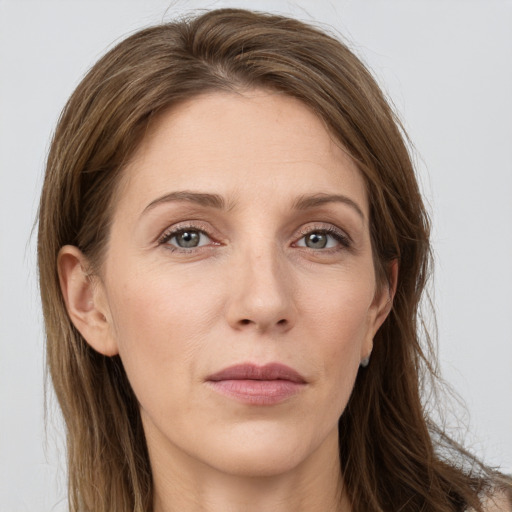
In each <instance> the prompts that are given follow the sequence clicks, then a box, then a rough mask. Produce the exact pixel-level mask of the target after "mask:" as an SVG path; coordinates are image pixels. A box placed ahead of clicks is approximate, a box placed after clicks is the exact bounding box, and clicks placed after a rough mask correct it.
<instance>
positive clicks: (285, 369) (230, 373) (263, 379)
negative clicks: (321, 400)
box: [206, 363, 306, 405]
mask: <svg viewBox="0 0 512 512" xmlns="http://www.w3.org/2000/svg"><path fill="white" fill-rule="evenodd" d="M206 381H207V382H208V384H209V385H210V386H211V387H212V388H213V389H214V390H215V391H217V392H219V393H221V394H223V395H226V396H229V397H231V398H235V399H237V400H239V401H241V402H244V403H246V404H252V405H273V404H277V403H279V402H282V401H284V400H286V399H287V398H290V397H292V396H293V395H295V394H297V393H298V392H299V391H301V390H302V389H303V388H304V386H305V384H306V380H305V379H304V377H303V376H302V375H300V373H298V372H297V371H295V370H294V369H293V368H290V367H289V366H286V365H284V364H280V363H270V364H266V365H265V366H258V365H255V364H250V363H248V364H239V365H235V366H230V367H229V368H225V369H224V370H221V371H220V372H217V373H214V374H213V375H210V376H209V377H208V378H207V379H206Z"/></svg>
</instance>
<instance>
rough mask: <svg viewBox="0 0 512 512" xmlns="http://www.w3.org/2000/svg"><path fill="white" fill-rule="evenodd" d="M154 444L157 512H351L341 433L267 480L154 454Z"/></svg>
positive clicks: (173, 453) (172, 454)
mask: <svg viewBox="0 0 512 512" xmlns="http://www.w3.org/2000/svg"><path fill="white" fill-rule="evenodd" d="M152 444H153V443H152V442H151V439H148V448H149V453H150V459H151V466H152V471H153V482H154V509H153V512H178V511H179V512H242V511H243V512H350V511H351V507H350V504H349V501H348V499H347V496H346V494H345V493H344V491H343V484H342V482H343V480H342V475H341V470H340V464H339V456H338V440H337V433H336V436H330V439H327V440H326V442H325V443H323V444H322V446H321V448H320V449H319V450H318V451H315V452H314V453H313V454H312V455H311V457H310V458H309V459H307V460H305V461H302V463H301V464H300V465H299V466H297V467H294V468H291V469H289V470H288V471H285V472H282V473H277V474H267V475H251V474H229V473H226V472H223V471H221V470H219V469H217V468H213V467H211V466H209V465H207V464H204V463H202V462H199V461H197V460H196V459H191V458H190V456H188V455H187V454H185V453H183V452H182V451H180V450H177V449H176V447H170V449H168V450H167V449H166V450H162V449H161V445H160V446H159V449H158V450H152V448H151V447H152ZM158 444H159V443H158ZM326 454H329V455H330V456H329V457H328V458H327V459H326V456H325V455H326Z"/></svg>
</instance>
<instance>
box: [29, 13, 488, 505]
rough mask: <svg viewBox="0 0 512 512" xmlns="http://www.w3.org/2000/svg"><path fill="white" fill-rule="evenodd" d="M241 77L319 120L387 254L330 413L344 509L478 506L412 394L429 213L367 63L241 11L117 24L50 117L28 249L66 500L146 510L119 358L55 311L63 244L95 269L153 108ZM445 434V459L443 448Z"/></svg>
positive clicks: (240, 82) (245, 85) (136, 425)
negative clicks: (368, 324) (127, 29)
mask: <svg viewBox="0 0 512 512" xmlns="http://www.w3.org/2000/svg"><path fill="white" fill-rule="evenodd" d="M253 87H260V88H261V87H263V88H267V89H272V90H274V91H280V92H282V93H284V94H287V95H290V96H293V97H295V98H298V99H300V100H301V101H302V102H304V103H305V104H306V105H308V106H309V107H310V108H311V109H313V111H314V112H316V114H317V115H318V116H319V117H320V118H322V119H323V120H324V122H325V123H326V125H327V126H328V128H329V129H330V131H331V132H332V134H333V136H334V137H335V138H337V139H338V141H339V142H341V143H342V144H343V145H344V147H345V148H346V149H347V150H348V152H349V153H350V154H351V156H352V157H353V159H354V160H355V161H356V162H357V164H358V166H359V169H360V171H361V173H362V175H363V176H364V179H365V182H366V186H367V190H368V196H369V202H370V205H371V223H370V226H371V228H370V229H371V239H372V248H373V253H374V261H375V266H376V270H377V275H378V276H379V277H380V279H381V280H382V282H383V281H384V280H386V279H387V277H388V275H387V273H388V267H389V263H390V262H391V261H393V260H395V259H396V260H398V262H399V267H400V271H399V278H398V283H397V288H396V295H395V299H394V305H393V309H392V311H391V314H390V315H389V317H388V319H387V320H386V321H385V323H384V325H383V326H382V327H381V329H380V330H379V332H378V334H377V336H376V339H375V342H374V351H373V354H372V359H371V362H370V365H369V367H368V368H366V369H364V370H362V371H360V372H359V375H358V377H357V381H356V384H355V388H354V391H353V393H352V396H351V399H350V401H349V404H348V406H347V408H346V410H345V411H344V413H343V415H342V417H341V419H340V421H339V440H340V461H341V467H342V472H343V476H344V483H345V486H346V489H347V492H348V495H349V497H350V500H351V502H352V506H353V510H354V511H361V512H363V511H364V512H377V511H397V510H402V511H420V510H421V511H424V512H427V511H431V512H434V511H435V512H444V511H446V512H448V511H451V512H453V511H462V510H465V509H466V507H467V506H472V507H474V508H475V509H476V510H481V508H480V500H479V493H481V492H483V491H485V490H486V486H487V485H488V483H489V475H490V473H487V472H486V470H485V468H484V467H483V466H482V465H480V464H479V463H478V462H477V461H476V460H475V459H474V458H472V457H471V456H470V455H469V454H467V453H466V452H464V451H463V450H462V449H461V448H460V447H459V446H458V445H457V444H456V443H454V442H452V441H450V439H449V438H448V437H447V436H446V435H445V434H444V433H443V431H442V430H441V429H439V428H437V427H436V426H435V425H434V424H433V423H431V422H430V420H429V419H428V418H427V417H426V414H425V411H424V407H423V405H422V401H421V393H422V383H423V382H424V381H425V378H426V377H428V376H429V375H430V376H432V375H433V376H435V365H434V363H433V361H434V359H433V352H432V350H431V348H432V347H431V344H430V342H429V340H428V338H427V339H426V341H425V340H424V342H423V343H421V342H420V339H419V338H420V335H419V333H420V330H421V329H420V327H421V325H420V324H419V316H418V308H419V303H420V298H421V296H422V293H423V291H424V288H425V285H426V282H427V278H428V275H429V265H430V245H429V221H428V217H427V215H426V212H425V208H424V206H423V202H422V198H421V195H420V192H419V189H418V185H417V181H416V178H415V173H414V169H413V166H412V163H411V158H410V155H409V152H408V149H407V145H406V143H405V142H404V136H403V135H402V133H403V130H402V128H401V126H400V123H399V122H398V120H397V118H396V116H395V115H394V113H393V111H392V110H391V108H390V107H389V105H388V103H387V102H386V100H385V98H384V96H383V94H382V93H381V91H380V90H379V88H378V86H377V85H376V83H375V81H374V79H373V78H372V76H371V75H370V73H369V72H368V71H367V70H366V68H365V67H364V65H363V64H362V63H361V62H360V60H359V59H358V58H357V57H356V56H355V55H354V54H353V53H352V52H351V51H350V50H349V49H348V48H347V46H345V45H344V44H342V43H341V42H340V41H338V40H337V39H336V38H334V37H332V36H330V35H328V34H326V33H324V32H322V31H320V30H318V29H316V28H314V27H312V26H309V25H306V24H304V23H302V22H299V21H296V20H293V19H288V18H284V17H280V16H276V15H269V14H261V13H254V12H250V11H245V10H238V9H222V10H216V11H211V12H207V13H205V14H202V15H200V16H198V17H192V18H189V19H183V20H180V21H177V22H172V23H166V24H162V25H159V26H155V27H152V28H148V29H145V30H142V31H140V32H138V33H136V34H134V35H132V36H131V37H129V38H127V39H126V40H124V41H123V42H121V43H120V44H119V45H118V46H116V47H115V48H114V49H112V50H111V51H110V52H109V53H107V54H106V55H105V56H104V57H103V58H102V59H101V60H100V61H99V62H98V63H97V64H96V65H95V66H94V67H93V68H92V69H91V70H90V71H89V73H88V74H87V75H86V77H85V78H84V79H83V80H82V82H81V83H80V85H79V86H78V87H77V89H76V90H75V92H74V93H73V95H72V96H71V98H70V100H69V101H68V103H67V105H66V106H65V108H64V110H63V113H62V116H61V118H60V121H59V123H58V126H57V129H56V132H55V135H54V138H53V142H52V145H51V149H50V153H49V157H48V164H47V170H46V177H45V182H44V186H43V192H42V197H41V204H40V212H39V235H38V262H39V273H40V289H41V297H42V303H43V312H44V318H45V325H46V334H47V360H48V366H49V371H50V374H51V378H52V382H53V386H54V388H55V391H56V395H57V398H58V400H59V403H60V406H61V409H62V412H63V416H64V420H65V423H66V428H67V450H68V470H69V503H70V509H71V510H72V511H81V510H84V511H85V510H87V511H94V512H101V511H105V512H106V511H112V510H116V511H132V510H135V511H149V510H151V509H152V476H151V468H150V464H149V457H148V453H147V448H146V444H145V438H144V432H143V429H142V424H141V419H140V415H139V410H138V404H137V400H136V398H135V396H134V394H133V392H132V389H131V387H130V384H129V382H128V380H127V377H126V374H125V372H124V369H123V365H122V363H121V361H120V359H119V357H118V356H114V357H105V356H103V355H100V354H98V353H97V352H95V351H94V350H93V349H92V348H91V347H90V346H89V345H88V344H87V342H86V341H85V340H84V339H83V338H82V336H81V335H80V333H79V332H78V331H77V330H76V329H75V328H74V326H73V324H72V323H71V321H70V319H69V317H68V315H67V313H66V308H65V305H64V301H63V298H62V294H61V291H60V287H59V279H58V274H57V255H58V252H59V249H60V248H61V247H62V246H63V245H65V244H72V245H75V246H77V247H78V248H80V250H81V251H82V252H84V253H85V254H86V255H87V256H88V258H89V260H90V261H92V263H93V268H92V271H93V272H94V269H95V268H98V266H99V265H100V264H101V261H102V257H103V254H104V251H105V250H106V248H107V246H108V239H109V221H110V219H111V216H112V209H113V207H114V206H115V205H113V204H112V203H113V200H112V198H113V197H114V196H115V194H114V191H115V188H116V184H117V183H118V181H119V175H120V173H122V171H123V165H124V163H125V162H126V161H127V160H128V159H129V157H130V156H131V155H132V154H133V152H134V150H135V149H136V148H137V146H138V144H139V143H140V141H141V140H142V138H143V137H144V133H145V130H146V129H147V126H148V123H149V122H150V120H151V118H152V117H153V116H155V115H156V114H157V113H159V112H161V111H163V110H164V109H167V108H169V107H171V106H172V105H175V104H177V103H179V102H182V101H184V100H185V99H190V98H193V97H194V96H197V95H198V94H201V93H204V92H206V91H213V90H223V91H241V90H242V91H243V90H246V89H249V88H253ZM446 447H448V448H449V449H450V450H451V452H450V453H451V454H452V455H453V454H455V455H456V459H455V460H456V461H457V462H455V463H453V462H448V461H447V460H446V459H447V457H446V456H444V457H443V456H442V453H445V452H444V451H443V450H444V449H445V448H446ZM441 448H442V449H441ZM468 463H469V464H468ZM459 466H460V467H459ZM468 468H469V469H468Z"/></svg>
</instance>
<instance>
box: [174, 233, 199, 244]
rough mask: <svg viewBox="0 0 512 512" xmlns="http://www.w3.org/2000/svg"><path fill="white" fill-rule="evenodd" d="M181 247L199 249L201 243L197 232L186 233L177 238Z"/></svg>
mask: <svg viewBox="0 0 512 512" xmlns="http://www.w3.org/2000/svg"><path fill="white" fill-rule="evenodd" d="M176 241H177V242H178V245H179V246H180V247H197V244H198V243H199V233H197V232H195V231H184V232H183V233H181V234H179V235H178V236H177V237H176Z"/></svg>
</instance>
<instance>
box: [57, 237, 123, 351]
mask: <svg viewBox="0 0 512 512" xmlns="http://www.w3.org/2000/svg"><path fill="white" fill-rule="evenodd" d="M57 268H58V272H59V281H60V288H61V291H62V296H63V297H64V302H65V304H66V309H67V311H68V315H69V317H70V319H71V321H72V322H73V324H74V326H75V327H76V328H77V329H78V331H79V332H80V334H81V335H82V336H83V337H84V339H85V341H87V343H88V344H89V345H90V346H91V347H92V348H93V349H94V350H96V351H97V352H99V353H100V354H103V355H105V356H113V355H116V354H117V353H118V347H117V342H116V341H115V338H114V336H113V329H112V327H113V326H112V320H111V314H110V309H109V306H108V300H107V296H106V293H105V288H104V285H103V283H102V282H101V280H100V279H99V278H98V277H97V276H92V275H90V274H89V273H88V269H89V268H90V265H89V262H88V260H87V258H86V257H85V255H84V254H83V253H82V252H81V251H80V250H79V249H78V248H77V247H75V246H73V245H65V246H64V247H62V248H61V249H60V251H59V255H58V258H57Z"/></svg>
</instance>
